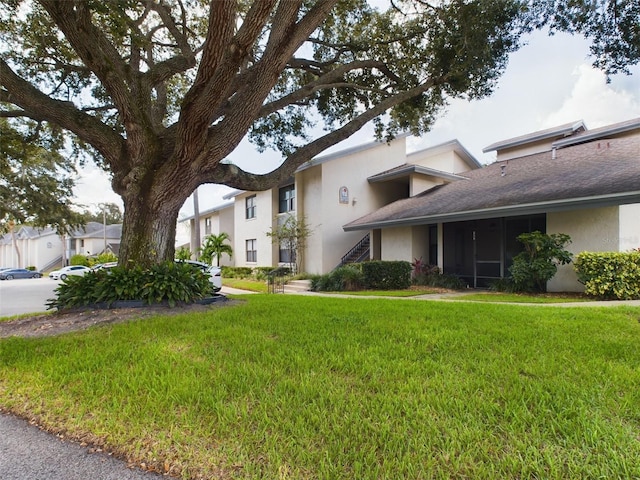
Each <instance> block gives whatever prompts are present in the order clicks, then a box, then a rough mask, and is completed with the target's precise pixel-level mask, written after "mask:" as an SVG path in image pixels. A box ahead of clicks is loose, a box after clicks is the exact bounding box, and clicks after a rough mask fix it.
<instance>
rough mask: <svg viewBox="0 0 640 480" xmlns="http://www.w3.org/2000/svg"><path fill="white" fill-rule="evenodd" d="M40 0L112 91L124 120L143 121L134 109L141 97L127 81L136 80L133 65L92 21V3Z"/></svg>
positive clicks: (70, 41)
mask: <svg viewBox="0 0 640 480" xmlns="http://www.w3.org/2000/svg"><path fill="white" fill-rule="evenodd" d="M38 1H39V3H40V4H41V5H42V6H43V7H44V8H45V10H47V12H48V13H49V15H51V18H52V19H53V21H54V22H55V23H56V25H58V27H59V28H60V30H61V31H62V32H63V33H64V36H65V38H66V39H67V40H68V41H69V43H70V44H71V46H72V47H73V49H74V51H75V52H76V53H77V54H78V56H79V57H80V58H81V59H82V61H83V63H84V64H85V65H87V67H89V69H90V70H91V71H92V72H94V73H95V75H96V76H97V77H98V79H99V80H100V82H101V83H102V85H103V86H104V87H105V88H106V89H107V91H108V92H109V93H110V96H111V98H112V99H113V101H114V103H115V104H116V105H117V106H118V111H119V112H120V114H121V115H122V118H123V121H124V123H125V124H127V123H131V124H135V123H139V121H140V118H139V117H140V116H139V115H136V114H135V112H134V110H135V106H137V105H138V104H139V102H138V100H139V99H134V98H132V96H131V94H130V91H129V89H128V88H127V86H126V83H125V82H127V81H128V82H129V83H133V82H132V79H131V76H130V69H128V68H127V66H126V64H125V62H124V61H123V60H122V58H121V57H120V55H119V54H118V51H117V50H116V49H115V48H114V46H113V45H111V43H110V42H109V40H108V39H107V38H106V37H105V35H104V34H103V33H102V31H101V30H100V29H99V28H97V27H96V26H95V25H94V24H93V23H92V21H91V13H90V11H89V10H88V8H89V7H88V5H86V4H85V3H84V2H83V1H65V2H60V1H58V0H38Z"/></svg>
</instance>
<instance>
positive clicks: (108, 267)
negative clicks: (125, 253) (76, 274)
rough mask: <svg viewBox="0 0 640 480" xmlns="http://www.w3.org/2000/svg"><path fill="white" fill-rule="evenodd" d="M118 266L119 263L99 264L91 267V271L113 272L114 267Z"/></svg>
mask: <svg viewBox="0 0 640 480" xmlns="http://www.w3.org/2000/svg"><path fill="white" fill-rule="evenodd" d="M117 266H118V262H107V263H99V264H97V265H94V266H93V267H91V270H93V271H94V272H98V271H100V270H107V271H109V270H111V269H112V268H113V267H117Z"/></svg>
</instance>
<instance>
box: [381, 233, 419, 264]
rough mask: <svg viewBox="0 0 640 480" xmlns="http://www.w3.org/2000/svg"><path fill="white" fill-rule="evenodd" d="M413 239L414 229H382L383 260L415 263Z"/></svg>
mask: <svg viewBox="0 0 640 480" xmlns="http://www.w3.org/2000/svg"><path fill="white" fill-rule="evenodd" d="M412 237H413V235H412V227H395V228H384V229H382V238H381V254H382V258H381V259H382V260H387V261H392V260H406V261H407V262H411V261H413V253H414V252H413V249H414V243H413V238H412Z"/></svg>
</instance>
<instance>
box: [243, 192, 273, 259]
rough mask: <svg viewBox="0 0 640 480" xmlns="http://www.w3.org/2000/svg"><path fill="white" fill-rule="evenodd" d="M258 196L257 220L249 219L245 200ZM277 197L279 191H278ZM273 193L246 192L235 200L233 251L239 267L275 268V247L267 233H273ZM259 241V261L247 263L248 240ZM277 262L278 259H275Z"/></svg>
mask: <svg viewBox="0 0 640 480" xmlns="http://www.w3.org/2000/svg"><path fill="white" fill-rule="evenodd" d="M251 195H255V196H256V218H251V219H247V218H245V216H246V210H245V208H246V206H245V205H246V204H245V199H246V198H247V197H249V196H251ZM276 195H277V190H276ZM274 215H275V213H274V201H273V191H272V190H267V191H264V192H244V193H242V194H240V195H238V196H236V197H235V199H234V204H233V222H234V226H235V232H234V239H233V251H234V263H235V266H237V267H257V266H260V267H262V266H273V265H276V264H277V263H276V264H274V263H273V262H274V258H273V250H274V248H273V245H272V243H271V238H269V237H268V236H267V235H266V233H267V232H270V231H271V228H272V226H273V222H274ZM254 238H255V239H256V240H257V256H258V259H257V260H258V261H257V262H255V263H253V262H250V263H247V255H246V240H250V239H254ZM275 261H276V262H277V257H276V258H275Z"/></svg>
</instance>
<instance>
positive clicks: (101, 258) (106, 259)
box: [91, 252, 118, 265]
mask: <svg viewBox="0 0 640 480" xmlns="http://www.w3.org/2000/svg"><path fill="white" fill-rule="evenodd" d="M117 261H118V257H117V256H116V255H115V254H114V253H111V252H104V253H101V254H100V255H98V256H97V257H96V258H95V259H92V260H91V265H97V264H100V263H111V262H117Z"/></svg>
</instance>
